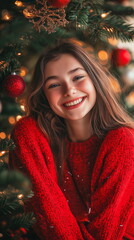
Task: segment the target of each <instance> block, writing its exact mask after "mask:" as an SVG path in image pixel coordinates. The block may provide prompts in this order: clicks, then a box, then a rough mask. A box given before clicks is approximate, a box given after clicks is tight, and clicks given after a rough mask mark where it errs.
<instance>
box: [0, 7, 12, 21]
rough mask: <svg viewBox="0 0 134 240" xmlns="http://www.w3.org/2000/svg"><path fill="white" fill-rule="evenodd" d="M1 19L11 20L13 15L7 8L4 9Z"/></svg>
mask: <svg viewBox="0 0 134 240" xmlns="http://www.w3.org/2000/svg"><path fill="white" fill-rule="evenodd" d="M1 19H2V20H4V21H9V20H11V19H12V15H11V14H10V13H9V12H8V11H7V10H3V11H2V18H1Z"/></svg>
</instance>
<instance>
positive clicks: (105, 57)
mask: <svg viewBox="0 0 134 240" xmlns="http://www.w3.org/2000/svg"><path fill="white" fill-rule="evenodd" d="M98 57H99V59H100V60H102V61H106V60H108V53H107V52H106V51H104V50H100V51H99V52H98Z"/></svg>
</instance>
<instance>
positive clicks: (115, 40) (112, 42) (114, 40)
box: [108, 38, 118, 46]
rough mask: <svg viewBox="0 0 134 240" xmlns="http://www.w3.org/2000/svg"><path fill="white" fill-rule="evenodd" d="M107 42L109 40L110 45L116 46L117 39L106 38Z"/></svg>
mask: <svg viewBox="0 0 134 240" xmlns="http://www.w3.org/2000/svg"><path fill="white" fill-rule="evenodd" d="M108 42H109V43H110V44H111V45H114V46H116V45H117V43H118V40H117V39H115V38H108Z"/></svg>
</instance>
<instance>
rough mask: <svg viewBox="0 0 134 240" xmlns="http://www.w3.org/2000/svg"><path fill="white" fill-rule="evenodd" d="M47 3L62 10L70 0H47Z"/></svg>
mask: <svg viewBox="0 0 134 240" xmlns="http://www.w3.org/2000/svg"><path fill="white" fill-rule="evenodd" d="M49 2H50V4H51V5H52V6H53V7H56V8H62V7H65V6H66V5H67V4H68V3H69V2H70V0H49Z"/></svg>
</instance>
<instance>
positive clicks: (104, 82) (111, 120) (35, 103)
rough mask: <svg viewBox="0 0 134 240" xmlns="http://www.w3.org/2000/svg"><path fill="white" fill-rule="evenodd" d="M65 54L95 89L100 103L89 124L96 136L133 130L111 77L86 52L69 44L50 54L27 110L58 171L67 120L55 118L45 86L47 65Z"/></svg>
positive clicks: (36, 77) (37, 72) (40, 64)
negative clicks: (73, 60) (86, 75)
mask: <svg viewBox="0 0 134 240" xmlns="http://www.w3.org/2000/svg"><path fill="white" fill-rule="evenodd" d="M62 54H70V55H72V56H74V57H75V58H76V59H77V60H78V61H79V62H80V63H81V65H82V66H83V67H84V69H85V70H86V72H87V73H88V75H89V77H90V79H91V80H92V83H93V85H94V87H95V89H96V94H97V99H96V103H95V105H94V107H93V108H92V110H91V114H90V123H89V124H90V126H91V128H92V130H93V133H94V134H96V135H97V136H98V137H103V136H104V135H105V134H106V132H108V131H109V130H112V129H115V128H118V127H121V126H127V127H132V128H133V127H134V123H133V121H132V119H131V118H130V117H129V116H128V114H127V113H126V112H125V110H124V109H123V107H122V106H121V105H120V104H119V101H118V99H117V96H116V95H115V92H114V90H113V89H112V87H111V83H110V80H109V77H108V75H110V73H107V72H105V71H104V70H102V67H101V66H100V65H99V64H98V63H97V61H96V60H94V59H93V57H92V56H90V55H89V54H88V53H87V51H86V50H85V49H84V48H82V47H81V46H79V45H77V44H75V43H72V42H70V41H68V42H62V43H61V44H59V45H58V46H56V47H54V48H51V49H49V50H47V51H46V52H45V53H44V54H43V55H42V56H41V57H40V58H39V60H38V62H37V64H36V67H35V71H34V74H33V78H32V82H31V86H30V88H29V92H28V98H27V107H28V114H29V115H31V116H33V117H34V118H35V119H36V121H37V122H38V125H39V127H40V128H41V130H42V131H43V132H44V133H45V134H46V136H47V138H48V139H49V141H50V146H51V149H52V151H53V154H54V157H55V160H56V166H57V169H58V167H59V165H63V164H62V163H63V160H64V156H65V155H64V151H65V150H64V144H65V137H66V136H67V133H66V126H65V123H64V119H62V118H61V117H59V116H58V115H56V114H55V113H54V112H53V111H52V109H51V108H50V106H49V103H48V101H47V99H46V97H45V94H44V91H43V86H44V71H45V66H46V64H47V63H48V62H49V61H51V60H53V59H56V58H58V57H59V56H60V55H62Z"/></svg>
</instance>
